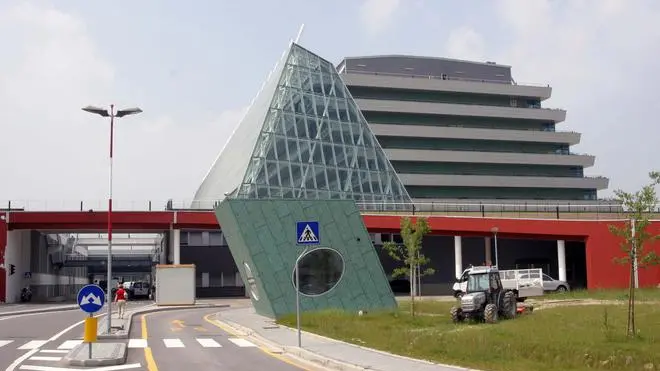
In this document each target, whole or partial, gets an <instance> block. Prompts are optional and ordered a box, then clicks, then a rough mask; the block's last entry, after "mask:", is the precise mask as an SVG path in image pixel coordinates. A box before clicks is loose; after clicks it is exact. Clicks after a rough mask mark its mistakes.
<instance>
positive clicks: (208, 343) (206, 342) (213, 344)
mask: <svg viewBox="0 0 660 371" xmlns="http://www.w3.org/2000/svg"><path fill="white" fill-rule="evenodd" d="M195 340H197V342H198V343H199V345H201V346H203V347H204V348H221V347H222V345H220V344H219V343H218V342H217V341H215V340H213V339H209V338H197V339H195Z"/></svg>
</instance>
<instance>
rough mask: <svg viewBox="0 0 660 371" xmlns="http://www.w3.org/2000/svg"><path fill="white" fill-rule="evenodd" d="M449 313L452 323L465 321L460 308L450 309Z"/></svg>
mask: <svg viewBox="0 0 660 371" xmlns="http://www.w3.org/2000/svg"><path fill="white" fill-rule="evenodd" d="M449 313H450V314H451V320H452V322H454V323H459V322H463V320H464V319H465V317H464V316H463V311H462V310H461V308H457V307H452V308H451V310H450V311H449Z"/></svg>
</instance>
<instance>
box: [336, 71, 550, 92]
mask: <svg viewBox="0 0 660 371" xmlns="http://www.w3.org/2000/svg"><path fill="white" fill-rule="evenodd" d="M344 71H345V73H356V74H362V75H377V76H378V75H380V76H393V77H409V78H412V79H426V80H450V81H451V80H454V81H467V82H481V83H488V84H503V85H515V86H531V87H542V88H549V87H550V84H540V83H527V82H525V83H519V82H515V81H513V80H510V81H508V80H489V79H477V78H471V77H456V76H447V75H445V76H435V75H417V74H410V73H395V72H373V71H363V70H356V69H345V70H344Z"/></svg>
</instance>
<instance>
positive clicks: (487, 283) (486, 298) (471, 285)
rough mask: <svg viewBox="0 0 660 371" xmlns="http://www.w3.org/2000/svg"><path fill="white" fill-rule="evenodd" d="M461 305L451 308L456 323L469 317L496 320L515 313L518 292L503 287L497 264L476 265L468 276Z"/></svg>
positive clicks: (486, 320) (493, 321) (510, 316)
mask: <svg viewBox="0 0 660 371" xmlns="http://www.w3.org/2000/svg"><path fill="white" fill-rule="evenodd" d="M457 300H459V301H460V306H454V307H452V308H451V311H450V313H451V319H452V321H453V322H454V323H459V322H463V321H465V320H466V319H470V320H479V321H484V322H486V323H496V322H497V321H498V319H499V318H500V317H502V318H505V319H512V318H514V317H515V316H516V312H517V308H516V307H517V305H516V294H515V292H514V291H513V290H506V289H504V287H503V286H502V281H501V280H500V274H499V270H498V269H497V268H495V267H474V268H473V269H472V270H471V271H470V273H469V276H468V280H467V289H466V292H465V294H464V295H463V296H461V297H460V298H459V299H457Z"/></svg>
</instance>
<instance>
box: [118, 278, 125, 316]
mask: <svg viewBox="0 0 660 371" xmlns="http://www.w3.org/2000/svg"><path fill="white" fill-rule="evenodd" d="M115 303H116V304H117V316H118V317H119V318H124V313H126V291H125V290H124V286H123V285H122V284H119V285H117V292H116V293H115Z"/></svg>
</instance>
